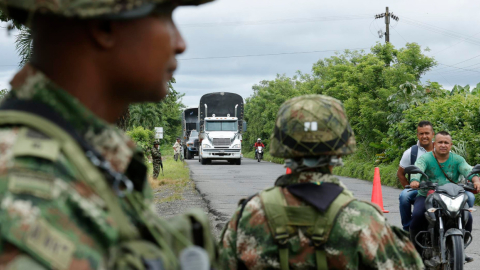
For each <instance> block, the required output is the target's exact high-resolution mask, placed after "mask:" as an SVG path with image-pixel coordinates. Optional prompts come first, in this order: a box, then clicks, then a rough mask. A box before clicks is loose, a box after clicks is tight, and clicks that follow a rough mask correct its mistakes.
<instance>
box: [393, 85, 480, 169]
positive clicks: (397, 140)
mask: <svg viewBox="0 0 480 270" xmlns="http://www.w3.org/2000/svg"><path fill="white" fill-rule="evenodd" d="M478 104H480V96H477V95H468V96H465V95H464V94H462V93H457V94H454V95H451V96H445V97H439V98H436V99H433V100H432V101H431V102H428V103H425V104H421V105H419V106H416V107H412V108H409V109H408V110H406V111H405V112H404V120H403V121H402V122H399V123H397V124H395V125H392V127H391V129H390V131H389V135H391V136H389V139H390V141H392V142H393V143H390V145H391V149H390V151H388V154H389V155H391V156H392V157H398V156H399V155H401V153H402V152H403V151H404V150H405V149H407V148H408V147H410V146H411V145H413V144H414V143H415V142H416V135H415V128H416V125H417V123H418V122H419V121H420V120H428V121H430V122H431V123H432V124H433V126H434V130H435V131H437V132H438V131H441V130H446V131H448V132H450V134H452V139H453V144H454V145H455V148H453V150H454V151H456V152H457V153H459V154H461V155H463V156H464V157H465V158H466V159H467V161H468V162H469V163H470V164H477V163H480V144H479V142H480V115H479V113H478ZM394 135H396V136H394Z"/></svg>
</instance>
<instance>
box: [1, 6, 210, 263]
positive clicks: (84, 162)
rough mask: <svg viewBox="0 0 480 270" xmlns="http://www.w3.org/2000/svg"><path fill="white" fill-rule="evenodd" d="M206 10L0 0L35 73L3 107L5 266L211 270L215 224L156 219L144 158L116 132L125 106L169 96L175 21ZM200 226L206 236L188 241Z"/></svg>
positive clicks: (177, 38)
mask: <svg viewBox="0 0 480 270" xmlns="http://www.w3.org/2000/svg"><path fill="white" fill-rule="evenodd" d="M208 1H209V0H178V1H173V0H110V1H96V0H73V1H72V0H53V1H31V0H0V9H1V11H2V12H4V13H6V14H7V16H9V17H10V18H13V19H14V20H16V21H18V22H21V23H24V24H25V25H27V26H29V27H31V31H32V35H33V57H32V59H31V62H30V63H28V64H26V65H25V67H24V68H22V70H21V71H19V72H18V74H17V75H16V76H15V77H14V79H13V80H12V82H11V84H12V90H11V91H10V92H9V93H8V95H7V97H6V98H5V99H4V100H2V101H0V144H1V145H2V147H1V148H0V179H2V181H4V182H8V183H5V184H4V185H2V186H1V187H0V194H2V195H1V197H0V200H1V204H2V205H3V206H4V207H2V208H1V209H0V219H1V220H2V231H1V232H0V242H1V243H2V246H3V247H7V246H8V249H7V248H3V249H2V250H1V251H0V255H4V254H5V252H7V251H8V252H10V253H9V254H13V255H12V256H9V258H8V259H7V260H4V261H2V262H0V264H2V266H6V268H9V267H11V268H13V269H26V268H32V269H33V268H35V269H52V268H53V269H73V268H75V269H139V270H140V269H180V268H182V269H183V268H185V267H187V268H188V260H190V259H187V262H186V263H185V262H184V263H181V261H180V259H179V258H180V257H183V258H196V259H198V260H199V261H200V263H199V264H197V265H196V266H194V268H195V269H197V268H198V267H200V265H203V263H205V264H206V265H207V266H206V267H207V268H208V265H209V264H210V263H212V262H214V249H215V245H214V242H213V240H212V238H210V237H209V236H210V232H209V229H208V226H209V223H208V218H207V217H206V216H205V215H204V214H202V213H201V211H196V210H192V211H190V212H188V214H186V215H183V216H178V217H176V218H174V220H172V221H169V222H167V221H164V220H163V219H161V218H159V217H158V216H157V214H156V212H155V210H154V208H153V207H151V203H152V199H153V196H152V195H153V194H152V191H151V189H150V186H149V185H148V182H147V181H146V176H147V170H146V166H145V164H144V160H143V154H142V153H141V152H140V151H139V149H138V148H137V147H136V146H135V144H134V143H133V141H131V139H129V138H128V137H127V136H126V135H125V134H124V133H123V132H121V131H119V130H118V129H117V128H115V127H113V126H112V125H110V124H109V123H113V122H115V120H116V119H117V118H118V117H119V116H120V115H121V114H122V112H123V111H125V109H126V107H127V106H128V105H129V104H130V103H133V102H145V101H155V102H157V101H159V100H160V99H162V98H163V97H164V96H165V95H166V94H167V82H168V81H169V80H170V79H171V78H172V75H173V72H174V70H175V68H176V60H175V55H176V54H179V53H181V52H183V51H184V50H185V43H184V41H183V39H182V37H181V35H180V34H179V32H178V30H177V29H176V27H175V24H174V23H173V21H172V17H171V16H172V12H173V10H174V8H175V7H176V6H178V5H199V4H202V3H204V2H208ZM199 224H200V227H202V228H204V229H205V230H203V231H202V230H200V231H198V230H193V227H196V228H198V227H199ZM198 233H200V234H201V235H196V234H198ZM194 235H196V236H194ZM190 236H192V237H201V238H202V239H203V240H204V241H203V242H202V243H197V242H198V241H197V242H195V240H194V239H193V238H192V237H190ZM194 244H195V245H200V246H202V247H203V248H204V249H198V248H194V247H193V245H194ZM209 262H210V263H209ZM189 269H192V268H189Z"/></svg>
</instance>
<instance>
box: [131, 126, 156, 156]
mask: <svg viewBox="0 0 480 270" xmlns="http://www.w3.org/2000/svg"><path fill="white" fill-rule="evenodd" d="M127 135H128V136H130V138H132V140H133V141H135V143H136V144H137V146H138V147H140V148H141V149H142V150H143V152H144V153H145V152H147V151H148V150H149V149H150V147H152V143H153V140H154V139H155V133H154V132H153V131H151V130H149V129H145V128H143V127H142V126H138V127H134V128H133V129H132V130H129V131H127Z"/></svg>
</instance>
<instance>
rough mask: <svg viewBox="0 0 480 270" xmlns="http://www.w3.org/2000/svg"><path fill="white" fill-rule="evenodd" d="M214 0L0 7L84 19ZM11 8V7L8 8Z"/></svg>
mask: <svg viewBox="0 0 480 270" xmlns="http://www.w3.org/2000/svg"><path fill="white" fill-rule="evenodd" d="M210 1H213V0H0V9H2V10H5V11H7V9H5V7H8V10H10V9H13V10H17V11H24V12H27V13H28V14H32V13H35V12H41V13H44V14H52V15H57V16H60V17H71V18H81V19H112V20H115V19H119V20H121V19H135V18H141V17H144V16H147V15H148V14H150V13H152V12H154V11H155V10H156V9H157V10H158V9H160V11H163V9H166V8H167V6H169V5H170V6H171V5H180V6H182V5H200V4H203V3H207V2H210ZM7 12H8V11H7Z"/></svg>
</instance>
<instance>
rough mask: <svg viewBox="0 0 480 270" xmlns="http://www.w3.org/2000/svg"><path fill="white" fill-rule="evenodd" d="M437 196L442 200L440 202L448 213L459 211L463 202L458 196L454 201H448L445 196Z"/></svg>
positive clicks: (448, 198)
mask: <svg viewBox="0 0 480 270" xmlns="http://www.w3.org/2000/svg"><path fill="white" fill-rule="evenodd" d="M439 195H440V198H442V201H443V202H444V203H445V205H446V206H447V209H448V211H450V212H458V210H460V206H462V202H463V196H458V197H457V198H455V199H450V197H447V196H445V195H442V194H439Z"/></svg>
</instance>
